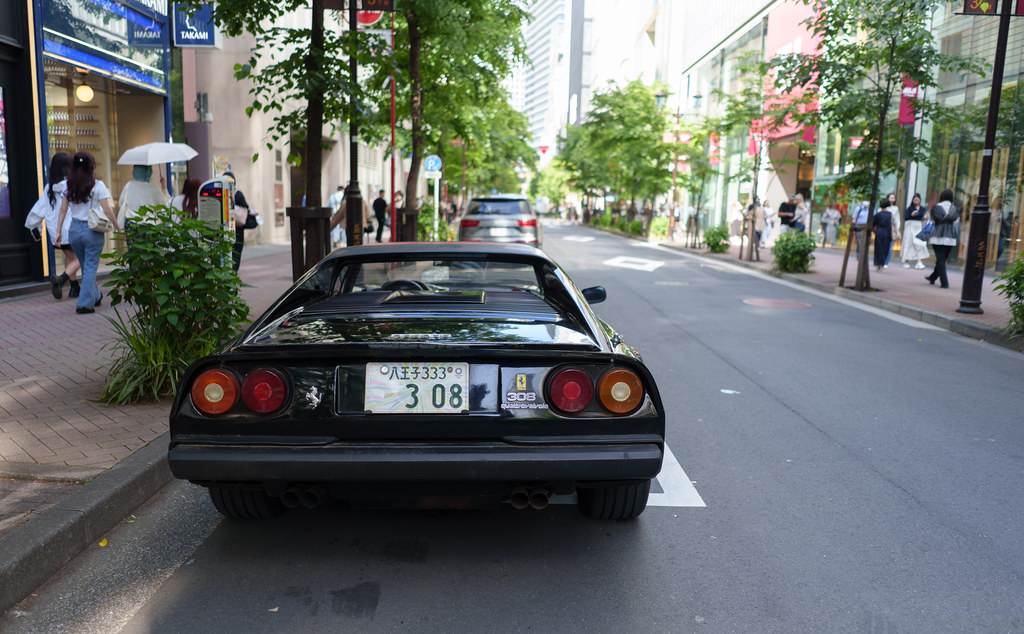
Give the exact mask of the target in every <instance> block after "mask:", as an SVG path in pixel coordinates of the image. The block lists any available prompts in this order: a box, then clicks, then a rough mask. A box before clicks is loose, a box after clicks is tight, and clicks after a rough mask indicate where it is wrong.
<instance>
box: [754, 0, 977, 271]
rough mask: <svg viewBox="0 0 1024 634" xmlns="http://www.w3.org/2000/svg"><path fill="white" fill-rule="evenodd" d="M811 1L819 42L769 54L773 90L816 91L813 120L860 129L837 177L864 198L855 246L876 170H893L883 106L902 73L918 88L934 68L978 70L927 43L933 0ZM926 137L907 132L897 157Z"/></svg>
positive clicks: (929, 104)
mask: <svg viewBox="0 0 1024 634" xmlns="http://www.w3.org/2000/svg"><path fill="white" fill-rule="evenodd" d="M803 2H804V3H805V4H808V5H811V6H812V7H813V8H814V10H815V13H814V17H813V18H812V19H811V22H810V26H811V30H812V32H813V34H814V37H815V38H817V39H818V40H820V41H821V42H822V45H821V46H820V47H818V49H817V50H816V51H815V52H814V53H805V54H799V53H797V54H792V55H784V56H780V57H777V58H776V59H775V60H774V62H773V63H774V66H775V67H776V69H777V71H778V80H779V85H780V87H781V88H782V89H783V90H784V91H785V92H787V93H792V92H794V91H810V92H817V93H819V95H820V102H819V105H818V110H817V112H816V113H815V114H814V115H813V117H809V118H812V119H816V120H818V121H820V122H821V123H823V124H824V125H825V126H827V127H829V128H831V129H834V130H847V129H851V128H852V129H853V130H855V131H859V130H863V141H862V142H861V143H860V145H859V146H858V147H857V148H855V149H853V150H852V151H851V152H850V154H849V155H848V156H849V162H850V163H852V164H853V165H854V168H853V170H852V171H850V172H848V173H846V174H844V175H843V176H841V177H840V179H839V181H840V182H841V183H842V184H844V185H847V186H849V187H850V188H851V189H852V190H853V191H857V192H862V193H863V194H865V195H866V197H867V198H868V199H869V200H870V203H869V205H870V206H869V214H871V216H870V217H869V220H868V227H869V229H868V233H867V234H866V236H865V239H864V240H862V241H861V244H862V251H863V250H865V249H866V246H867V244H868V243H869V242H870V241H871V240H870V237H871V236H870V226H871V223H872V219H873V211H874V209H875V203H876V201H877V200H878V183H879V180H880V176H881V173H882V172H892V173H896V174H899V173H900V171H901V169H902V165H901V163H900V161H899V160H898V156H897V155H896V154H894V153H893V152H891V151H886V149H887V143H888V142H889V139H888V138H887V136H886V135H887V132H888V131H889V128H890V126H891V121H890V118H891V112H890V111H891V110H892V109H893V108H894V107H895V106H898V104H899V101H898V97H899V96H900V94H901V92H902V89H903V79H904V77H907V78H909V79H911V80H913V81H914V82H916V83H917V85H918V86H919V87H922V88H926V89H927V88H934V87H935V86H936V83H937V80H938V76H937V72H936V71H947V72H948V71H954V72H968V71H970V72H980V70H981V67H980V65H979V63H978V61H976V60H975V59H974V58H971V57H965V56H960V55H946V54H943V53H941V52H939V51H938V50H937V48H936V46H935V38H934V36H933V35H932V32H931V31H930V30H929V28H928V26H929V16H931V15H932V13H933V11H934V10H935V8H936V7H937V6H938V4H939V2H940V0H803ZM916 107H917V114H918V116H921V117H923V118H925V119H928V118H932V117H934V116H936V115H937V114H938V113H939V111H940V110H941V106H940V105H939V104H938V103H936V102H934V101H929V100H924V99H919V100H917V102H916ZM927 148H928V142H927V140H926V139H923V138H913V137H912V136H911V137H908V138H906V139H905V143H904V144H903V157H904V158H909V159H910V160H913V161H919V160H922V159H924V158H925V155H926V153H927ZM866 260H867V258H866V257H864V256H863V254H862V257H861V258H860V269H859V271H858V276H857V289H858V290H863V289H864V288H866V287H867V286H868V282H867V265H866Z"/></svg>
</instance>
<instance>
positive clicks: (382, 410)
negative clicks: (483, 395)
mask: <svg viewBox="0 0 1024 634" xmlns="http://www.w3.org/2000/svg"><path fill="white" fill-rule="evenodd" d="M363 408H364V409H365V410H366V411H367V412H370V413H373V414H462V413H464V412H467V411H469V364H468V363H451V362H444V363H438V362H432V361H425V362H424V361H417V362H412V361H397V362H388V363H377V362H372V363H367V364H366V385H365V389H364V391H363Z"/></svg>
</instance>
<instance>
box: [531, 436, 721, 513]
mask: <svg viewBox="0 0 1024 634" xmlns="http://www.w3.org/2000/svg"><path fill="white" fill-rule="evenodd" d="M656 480H657V481H658V484H660V485H661V490H662V491H664V492H663V493H651V496H650V497H649V498H648V499H647V506H668V507H673V508H687V507H689V508H704V507H706V506H707V505H706V504H704V500H703V499H701V497H700V494H699V493H697V489H696V488H695V487H694V486H693V482H691V481H690V478H689V477H688V476H687V475H686V472H685V471H683V468H682V467H681V466H679V461H678V460H676V457H675V455H674V454H673V453H672V450H671V449H669V448H668V445H665V459H664V461H663V462H662V464H661V473H659V474H658V477H657V478H656ZM549 502H550V503H551V504H576V496H575V495H553V496H551V499H550V500H549Z"/></svg>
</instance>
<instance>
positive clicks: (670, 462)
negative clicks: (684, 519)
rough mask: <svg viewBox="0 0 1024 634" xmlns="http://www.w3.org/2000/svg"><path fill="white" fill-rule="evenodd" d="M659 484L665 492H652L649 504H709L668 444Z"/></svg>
mask: <svg viewBox="0 0 1024 634" xmlns="http://www.w3.org/2000/svg"><path fill="white" fill-rule="evenodd" d="M658 484H660V485H661V488H662V490H663V491H664V493H652V494H651V497H650V498H648V500H647V506H673V507H697V508H704V507H706V506H707V505H706V504H704V500H703V499H701V497H700V494H699V493H697V488H696V487H694V486H693V482H692V481H691V480H690V478H689V476H687V475H686V472H685V471H683V468H682V467H681V466H680V465H679V461H678V460H676V457H675V454H673V453H672V450H671V449H669V448H668V445H665V460H664V462H662V465H661V473H659V474H658Z"/></svg>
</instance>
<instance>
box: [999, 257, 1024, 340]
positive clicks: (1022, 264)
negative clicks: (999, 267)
mask: <svg viewBox="0 0 1024 634" xmlns="http://www.w3.org/2000/svg"><path fill="white" fill-rule="evenodd" d="M995 281H996V282H1001V284H999V285H997V286H996V287H995V290H996V292H997V293H999V294H1000V295H1002V296H1003V297H1005V298H1006V299H1007V300H1008V301H1009V302H1010V323H1009V324H1007V326H1006V328H1005V329H1004V330H1003V332H1004V333H1006V335H1007V336H1009V337H1011V338H1015V337H1024V257H1018V258H1017V259H1016V260H1014V262H1013V264H1011V265H1010V266H1008V267H1006V268H1005V269H1004V270H1003V272H1002V273H1000V274H999V276H998V277H996V279H995Z"/></svg>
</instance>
